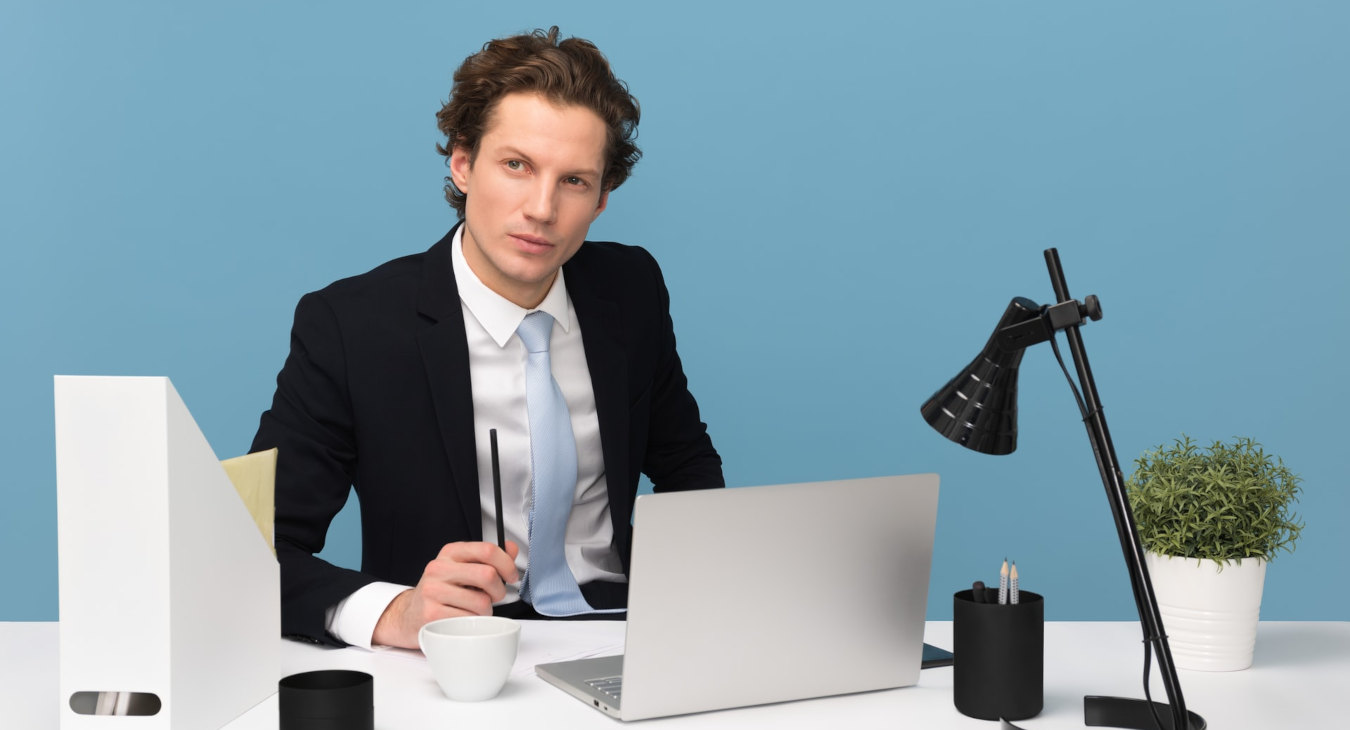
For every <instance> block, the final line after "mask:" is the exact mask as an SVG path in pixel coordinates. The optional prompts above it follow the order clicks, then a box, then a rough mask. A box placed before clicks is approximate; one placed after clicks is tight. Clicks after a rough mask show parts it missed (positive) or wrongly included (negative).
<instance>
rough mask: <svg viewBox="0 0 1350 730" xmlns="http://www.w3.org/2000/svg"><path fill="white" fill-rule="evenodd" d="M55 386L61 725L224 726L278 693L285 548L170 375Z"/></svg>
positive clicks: (66, 728)
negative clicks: (275, 547)
mask: <svg viewBox="0 0 1350 730" xmlns="http://www.w3.org/2000/svg"><path fill="white" fill-rule="evenodd" d="M55 381H56V382H55V394H56V481H57V525H58V538H57V542H58V551H59V559H60V576H59V585H60V642H61V649H60V657H61V669H60V675H61V680H60V686H61V697H60V702H61V710H60V713H61V714H60V717H61V728H62V729H63V730H79V729H82V728H95V729H96V730H97V729H100V728H114V727H116V728H145V729H146V730H151V729H157V728H166V729H167V728H174V730H195V729H196V728H206V729H209V730H216V729H217V728H220V727H222V726H224V725H226V724H228V723H229V722H230V721H231V720H233V719H235V718H236V717H238V716H239V715H241V714H243V713H245V712H247V711H248V710H249V709H250V708H252V707H253V706H255V705H257V704H258V703H260V702H262V701H263V700H265V699H267V698H268V697H269V696H271V695H272V694H274V693H275V692H276V691H277V680H278V678H279V676H280V672H281V657H280V651H281V647H280V644H281V641H280V636H281V618H280V605H281V602H280V573H279V568H278V565H277V561H276V557H275V555H274V553H273V551H272V549H271V546H270V545H269V542H268V540H267V539H266V538H264V537H263V536H262V534H261V533H260V531H259V526H258V525H256V524H255V523H254V519H253V517H252V516H251V514H250V511H249V508H248V507H246V506H245V504H244V502H243V500H242V499H241V498H240V495H239V493H237V492H236V490H235V488H234V486H233V485H232V484H231V481H230V478H229V477H228V476H226V473H225V470H224V469H223V468H222V466H221V464H220V462H219V461H218V460H217V459H216V456H215V454H214V453H213V452H212V450H211V447H210V445H208V444H207V442H206V438H205V437H204V436H203V435H202V433H201V431H200V429H198V427H197V424H196V422H195V421H194V420H193V419H192V416H191V414H189V413H188V410H187V407H186V406H184V405H183V401H182V399H181V398H179V396H178V392H177V391H175V390H174V387H173V385H172V384H171V383H170V382H169V380H168V378H162V377H74V376H57V377H56V379H55ZM269 537H270V536H269ZM90 693H93V694H92V695H91V694H90ZM91 697H97V698H98V702H99V703H100V704H101V703H103V702H104V699H105V698H116V697H121V698H123V699H124V700H125V699H126V698H128V697H134V698H137V699H136V700H133V702H132V704H133V706H134V704H135V702H137V701H139V700H140V699H147V698H148V699H149V700H150V701H151V702H157V703H158V707H157V708H156V711H155V712H154V714H139V715H138V714H137V713H136V712H132V713H129V714H130V715H132V716H127V717H116V718H113V717H101V716H98V715H96V714H89V713H90V712H91V710H90V709H89V708H88V707H87V704H88V702H89V701H90V698H91ZM77 707H80V708H81V709H77ZM124 709H125V708H124ZM100 710H102V708H100ZM116 714H121V713H120V712H119V713H116Z"/></svg>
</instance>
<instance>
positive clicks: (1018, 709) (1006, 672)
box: [952, 590, 1045, 720]
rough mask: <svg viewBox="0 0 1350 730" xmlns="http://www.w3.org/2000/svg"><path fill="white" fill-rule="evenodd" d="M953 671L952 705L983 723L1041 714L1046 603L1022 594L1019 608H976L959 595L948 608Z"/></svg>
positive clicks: (1016, 605) (1011, 605)
mask: <svg viewBox="0 0 1350 730" xmlns="http://www.w3.org/2000/svg"><path fill="white" fill-rule="evenodd" d="M952 650H953V651H954V652H955V653H956V666H955V667H954V668H953V670H952V671H953V677H952V687H953V689H952V702H953V703H954V704H955V705H956V709H957V710H960V711H961V714H963V715H969V716H970V717H977V718H979V719H981V720H999V719H1007V720H1025V719H1026V718H1028V717H1035V716H1036V715H1038V714H1040V712H1041V707H1042V706H1043V704H1044V682H1045V601H1044V600H1043V599H1042V598H1041V596H1040V595H1039V594H1036V593H1032V592H1031V591H1021V601H1020V602H1019V603H1005V604H999V603H978V602H976V601H975V599H974V596H973V595H972V593H971V591H968V590H967V591H957V593H956V595H955V596H954V597H953V607H952Z"/></svg>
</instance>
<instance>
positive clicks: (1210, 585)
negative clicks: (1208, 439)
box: [1126, 434, 1303, 671]
mask: <svg viewBox="0 0 1350 730" xmlns="http://www.w3.org/2000/svg"><path fill="white" fill-rule="evenodd" d="M1134 463H1135V470H1134V473H1133V474H1131V475H1130V478H1129V480H1128V481H1127V482H1126V489H1127V491H1128V493H1129V498H1130V507H1131V509H1132V511H1133V513H1134V520H1135V525H1136V527H1137V528H1138V531H1139V539H1140V541H1141V542H1142V543H1143V545H1144V547H1145V549H1146V550H1147V553H1146V555H1145V560H1146V563H1147V565H1148V570H1149V575H1150V577H1151V579H1152V582H1153V587H1154V593H1155V595H1156V597H1157V600H1158V607H1159V609H1160V610H1161V611H1162V616H1163V624H1164V626H1165V627H1166V629H1167V634H1168V642H1169V644H1170V646H1171V649H1172V656H1173V659H1174V660H1175V661H1176V665H1177V666H1178V667H1181V668H1184V669H1204V670H1210V671H1232V670H1237V669H1246V668H1247V667H1249V666H1251V663H1252V650H1253V648H1254V647H1255V645H1256V622H1257V619H1258V617H1259V615H1260V611H1261V591H1262V588H1263V587H1264V584H1265V575H1266V563H1267V562H1269V561H1270V560H1271V559H1273V558H1274V557H1275V553H1276V552H1278V551H1280V550H1286V551H1292V550H1293V548H1294V543H1295V541H1296V540H1297V539H1298V536H1299V533H1300V531H1301V530H1302V529H1303V522H1302V521H1300V520H1299V519H1298V515H1296V514H1295V513H1294V512H1293V511H1292V506H1293V503H1294V502H1296V501H1298V495H1299V492H1300V491H1301V488H1300V487H1299V482H1300V479H1299V477H1298V475H1297V474H1294V473H1293V472H1292V471H1290V470H1289V469H1288V468H1287V467H1286V466H1285V465H1284V461H1283V460H1282V459H1280V458H1278V457H1273V456H1271V455H1269V454H1267V453H1266V452H1265V451H1264V450H1263V449H1262V447H1261V445H1260V444H1259V443H1257V442H1256V441H1254V440H1252V439H1250V438H1235V439H1234V440H1233V441H1231V442H1229V443H1224V442H1221V441H1216V442H1214V443H1213V444H1212V445H1210V446H1209V447H1208V448H1201V447H1200V446H1198V445H1197V444H1196V442H1195V441H1194V440H1192V439H1191V438H1190V437H1189V436H1186V435H1185V434H1182V437H1181V438H1180V439H1177V440H1176V441H1174V442H1173V443H1171V444H1163V445H1160V446H1158V447H1156V448H1153V449H1150V450H1148V451H1146V452H1144V453H1143V454H1142V455H1141V456H1140V457H1139V458H1138V459H1136V460H1135V462H1134Z"/></svg>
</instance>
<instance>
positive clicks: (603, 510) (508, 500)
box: [328, 226, 626, 648]
mask: <svg viewBox="0 0 1350 730" xmlns="http://www.w3.org/2000/svg"><path fill="white" fill-rule="evenodd" d="M463 232H464V227H463V226H460V227H459V229H458V230H457V231H455V237H454V240H453V244H452V246H451V263H452V265H453V267H454V272H455V282H456V284H457V286H458V287H459V298H460V303H461V306H462V309H463V312H464V330H465V334H466V336H467V339H468V345H469V379H470V381H471V383H472V388H473V420H474V432H475V433H474V437H475V443H476V446H477V450H478V494H479V502H480V503H481V505H482V522H483V540H484V541H486V542H495V541H496V539H497V514H496V505H495V503H494V496H493V489H492V450H491V442H490V440H489V436H488V431H489V429H493V428H495V429H497V451H498V461H499V463H500V465H501V479H502V513H503V515H502V520H503V522H504V523H505V527H506V537H507V539H509V540H513V541H515V543H516V544H517V545H519V546H520V555H519V556H517V558H516V567H517V568H518V569H519V570H520V573H521V575H524V573H525V568H526V566H527V565H528V564H529V515H530V497H531V495H530V422H529V415H528V413H527V411H526V408H525V356H526V352H525V345H524V343H522V342H521V341H520V337H519V336H518V335H517V334H516V328H517V327H519V326H520V323H521V321H522V320H524V319H525V315H527V314H529V313H530V312H532V311H536V310H542V311H545V312H548V313H549V314H550V315H552V317H553V319H554V324H553V335H552V340H551V342H550V345H549V358H550V361H551V364H552V366H553V377H554V379H555V380H557V381H558V387H559V388H560V389H561V390H562V393H563V397H564V398H566V399H567V408H568V410H569V412H570V415H571V419H572V432H573V434H574V436H575V437H576V442H577V490H576V495H575V497H574V498H573V501H572V512H571V514H570V515H569V516H568V518H567V542H566V548H565V550H566V554H567V564H568V566H569V567H570V568H571V569H572V573H573V575H575V576H576V579H577V583H587V582H590V581H593V580H606V581H613V582H624V581H625V580H626V578H625V577H624V574H623V566H622V565H621V563H620V561H619V556H618V553H617V552H615V551H614V549H613V546H612V544H611V543H612V542H613V537H614V528H613V526H612V525H611V523H610V517H609V497H608V493H607V491H606V482H605V462H604V456H603V454H602V453H601V449H600V421H599V420H598V418H597V416H596V411H595V392H594V391H593V390H592V388H591V374H590V368H589V367H587V364H586V352H585V348H584V347H583V345H582V341H581V326H580V325H579V324H578V322H577V318H576V313H575V312H574V311H573V309H572V300H571V299H570V298H569V297H568V296H567V284H566V282H565V281H564V278H563V272H562V271H561V270H559V271H558V276H557V278H556V279H555V280H554V282H553V286H552V287H551V288H550V289H549V292H548V295H547V296H545V297H544V301H543V302H541V303H540V304H539V306H538V307H536V308H535V309H524V308H522V307H519V306H517V305H515V304H513V303H512V302H510V301H509V300H507V299H506V298H505V297H502V296H501V295H500V294H497V293H496V292H494V291H492V290H491V289H489V288H488V287H487V285H485V284H484V283H483V282H482V281H481V280H480V279H479V278H478V276H477V275H475V274H474V273H473V270H472V269H470V268H469V263H468V261H466V260H465V258H464V248H463V241H462V236H463ZM447 488H448V485H447ZM433 557H435V556H430V555H429V556H427V559H428V560H430V559H432V558H433ZM408 588H409V586H402V585H397V584H394V583H383V582H376V583H371V584H369V585H367V586H364V587H362V588H360V589H359V590H357V591H356V592H355V593H353V594H352V595H350V596H348V597H347V598H346V599H344V600H343V601H342V602H340V603H338V604H337V605H336V606H334V607H333V608H332V609H331V610H330V611H329V616H328V631H329V632H330V633H332V634H333V635H334V636H337V637H338V638H339V639H342V640H343V641H345V642H347V643H348V644H352V645H354V646H363V647H366V648H369V647H370V644H371V638H372V635H373V634H374V632H375V624H376V623H378V622H379V619H380V616H381V615H382V614H383V613H384V609H385V608H387V607H388V606H389V603H390V602H391V601H393V600H394V597H396V596H397V595H398V594H399V593H401V592H403V591H405V590H407V589H408ZM519 597H520V593H519V586H517V585H507V587H506V597H505V598H504V599H503V600H502V601H499V602H498V603H510V602H512V601H516V600H519Z"/></svg>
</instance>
